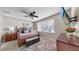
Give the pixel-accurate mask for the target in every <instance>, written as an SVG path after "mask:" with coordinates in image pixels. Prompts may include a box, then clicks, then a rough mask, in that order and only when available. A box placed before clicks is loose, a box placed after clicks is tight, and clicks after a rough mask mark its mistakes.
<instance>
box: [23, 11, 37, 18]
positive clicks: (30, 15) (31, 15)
mask: <svg viewBox="0 0 79 59" xmlns="http://www.w3.org/2000/svg"><path fill="white" fill-rule="evenodd" d="M22 12H23V13H25V14H27V16H25V17H31V19H34V17H35V18H38V16H37V15H35V14H36V12H35V11H32V12H28V11H24V10H23V11H22Z"/></svg>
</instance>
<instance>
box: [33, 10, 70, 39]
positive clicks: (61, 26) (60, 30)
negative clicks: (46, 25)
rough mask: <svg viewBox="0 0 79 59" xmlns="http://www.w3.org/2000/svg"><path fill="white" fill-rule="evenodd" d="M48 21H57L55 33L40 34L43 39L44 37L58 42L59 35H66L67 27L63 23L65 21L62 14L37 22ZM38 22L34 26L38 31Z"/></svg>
mask: <svg viewBox="0 0 79 59" xmlns="http://www.w3.org/2000/svg"><path fill="white" fill-rule="evenodd" d="M68 14H70V10H69V11H68ZM47 20H55V33H47V32H40V36H41V37H44V38H45V39H55V40H56V39H57V37H58V36H59V34H61V33H65V28H66V25H65V23H64V22H63V19H62V17H61V15H60V14H57V15H54V16H51V17H48V18H44V19H41V20H39V21H37V22H42V21H47ZM37 22H34V24H33V25H34V28H35V29H37V26H36V23H37Z"/></svg>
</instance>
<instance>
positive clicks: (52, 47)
mask: <svg viewBox="0 0 79 59" xmlns="http://www.w3.org/2000/svg"><path fill="white" fill-rule="evenodd" d="M0 51H56V42H55V41H53V40H48V39H43V40H40V42H37V43H35V44H33V45H31V46H29V47H26V45H22V46H21V47H18V46H17V41H16V40H14V41H10V42H6V43H3V44H2V45H1V46H0Z"/></svg>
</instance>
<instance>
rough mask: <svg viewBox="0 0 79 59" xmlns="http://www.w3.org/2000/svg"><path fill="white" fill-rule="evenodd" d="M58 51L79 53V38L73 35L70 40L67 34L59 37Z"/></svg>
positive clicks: (57, 41)
mask: <svg viewBox="0 0 79 59" xmlns="http://www.w3.org/2000/svg"><path fill="white" fill-rule="evenodd" d="M56 44H57V50H58V51H79V38H78V37H76V36H74V35H72V36H71V37H70V38H69V39H68V37H67V35H66V34H65V33H62V34H60V35H59V37H58V38H57V40H56Z"/></svg>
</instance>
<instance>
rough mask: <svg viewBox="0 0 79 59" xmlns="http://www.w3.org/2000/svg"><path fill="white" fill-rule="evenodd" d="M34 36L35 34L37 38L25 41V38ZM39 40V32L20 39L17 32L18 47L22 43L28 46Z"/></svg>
mask: <svg viewBox="0 0 79 59" xmlns="http://www.w3.org/2000/svg"><path fill="white" fill-rule="evenodd" d="M36 36H37V37H38V38H35V39H33V40H31V41H29V42H27V39H30V38H33V37H36ZM39 41H40V36H39V33H38V34H36V35H34V36H30V37H28V38H27V37H25V38H22V39H20V37H19V34H18V35H17V44H18V47H20V46H21V45H23V44H26V46H27V47H28V46H30V45H32V44H34V43H36V42H39Z"/></svg>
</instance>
